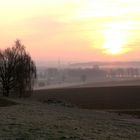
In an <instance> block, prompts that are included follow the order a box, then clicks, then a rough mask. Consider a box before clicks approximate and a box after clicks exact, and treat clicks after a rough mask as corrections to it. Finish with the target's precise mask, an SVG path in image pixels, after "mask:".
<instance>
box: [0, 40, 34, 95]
mask: <svg viewBox="0 0 140 140" xmlns="http://www.w3.org/2000/svg"><path fill="white" fill-rule="evenodd" d="M35 78H36V66H35V63H34V62H33V60H32V58H31V56H30V55H29V54H28V53H27V52H26V50H25V47H24V46H23V45H22V44H21V43H20V41H19V40H17V41H16V42H15V45H14V46H13V47H12V48H8V49H6V50H4V51H0V83H1V88H2V91H3V95H4V96H9V93H10V91H12V90H14V91H17V93H18V94H19V96H20V97H21V96H24V95H25V93H26V92H27V91H28V93H30V92H31V91H32V87H33V82H34V80H35Z"/></svg>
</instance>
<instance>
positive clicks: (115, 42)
mask: <svg viewBox="0 0 140 140" xmlns="http://www.w3.org/2000/svg"><path fill="white" fill-rule="evenodd" d="M132 24H133V23H132V22H124V21H121V22H113V23H110V24H109V25H108V26H107V27H106V28H107V29H106V30H103V36H104V42H103V46H102V49H103V52H104V53H106V54H111V55H120V54H124V53H127V52H128V51H130V47H126V46H127V42H128V38H129V34H128V31H127V29H130V28H131V25H132Z"/></svg>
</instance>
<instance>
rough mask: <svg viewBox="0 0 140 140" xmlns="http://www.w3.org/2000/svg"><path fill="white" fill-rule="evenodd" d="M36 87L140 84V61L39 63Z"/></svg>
mask: <svg viewBox="0 0 140 140" xmlns="http://www.w3.org/2000/svg"><path fill="white" fill-rule="evenodd" d="M37 69H38V73H37V74H38V79H37V81H36V84H35V89H45V88H62V87H75V86H77V87H78V86H80V87H81V86H89V87H92V86H93V87H96V86H97V87H99V86H101V87H102V86H103V87H104V86H117V85H119V86H120V85H122V86H123V85H140V62H138V61H136V62H83V63H71V64H67V63H61V62H60V61H59V62H57V64H54V63H49V64H48V65H47V63H46V64H45V63H44V64H43V65H42V66H41V64H40V66H39V65H38V67H37Z"/></svg>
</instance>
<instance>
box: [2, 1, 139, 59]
mask: <svg viewBox="0 0 140 140" xmlns="http://www.w3.org/2000/svg"><path fill="white" fill-rule="evenodd" d="M139 7H140V1H139V0H51V1H50V0H12V1H11V0H4V1H0V21H1V22H0V31H1V32H0V42H1V44H0V46H1V48H4V47H7V46H10V45H11V44H13V41H14V40H15V39H21V41H22V42H23V43H24V44H25V45H26V47H27V50H28V51H29V52H30V53H31V55H32V56H33V58H34V59H35V60H39V61H42V60H43V61H44V60H46V61H57V60H58V59H61V60H62V61H69V62H70V61H102V60H103V61H106V60H109V61H113V60H140V56H139V54H140V46H139V44H140V8H139Z"/></svg>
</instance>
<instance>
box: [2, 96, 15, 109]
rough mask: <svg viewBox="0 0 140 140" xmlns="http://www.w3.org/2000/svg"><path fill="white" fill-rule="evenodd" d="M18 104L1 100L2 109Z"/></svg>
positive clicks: (4, 99)
mask: <svg viewBox="0 0 140 140" xmlns="http://www.w3.org/2000/svg"><path fill="white" fill-rule="evenodd" d="M17 104H18V103H16V102H14V101H11V100H9V99H6V98H0V107H8V106H12V105H17Z"/></svg>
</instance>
